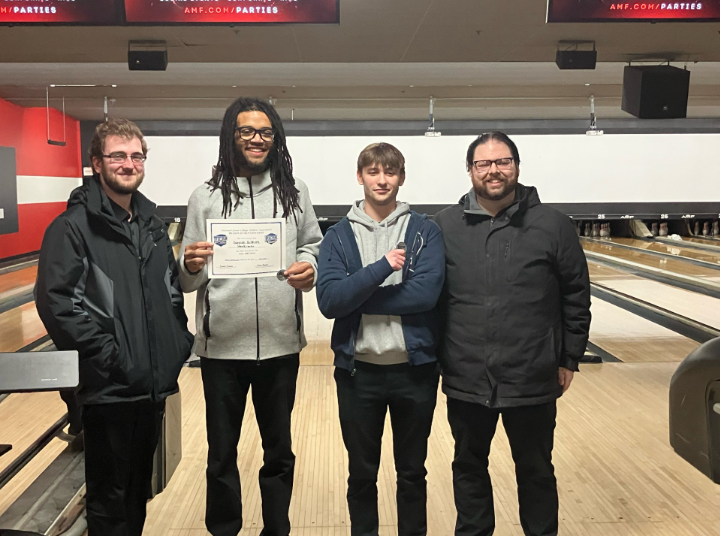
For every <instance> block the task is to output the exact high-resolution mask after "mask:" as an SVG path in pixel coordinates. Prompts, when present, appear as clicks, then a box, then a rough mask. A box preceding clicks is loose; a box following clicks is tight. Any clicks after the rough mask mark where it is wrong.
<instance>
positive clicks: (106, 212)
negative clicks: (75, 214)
mask: <svg viewBox="0 0 720 536" xmlns="http://www.w3.org/2000/svg"><path fill="white" fill-rule="evenodd" d="M78 204H79V205H84V206H85V210H87V211H88V214H89V215H90V216H92V217H94V218H100V219H102V220H103V221H105V222H106V223H107V224H108V225H109V226H110V227H112V228H115V229H118V230H121V229H122V226H121V223H120V221H119V220H118V219H117V217H116V216H115V212H114V211H113V208H112V206H111V204H110V199H109V198H108V196H107V194H106V193H105V191H104V190H103V189H102V186H100V181H99V179H97V178H94V179H92V180H90V181H88V183H87V184H85V185H83V186H81V187H79V188H76V189H75V190H74V191H73V192H72V194H71V195H70V199H69V200H68V208H69V207H71V206H73V205H78ZM133 205H134V207H135V208H136V210H137V215H138V217H139V218H140V219H141V220H143V221H144V222H149V221H151V220H152V218H153V215H154V214H155V206H156V205H155V203H153V202H152V201H150V200H149V199H148V198H147V197H145V196H144V195H143V194H141V193H140V192H135V193H134V194H133Z"/></svg>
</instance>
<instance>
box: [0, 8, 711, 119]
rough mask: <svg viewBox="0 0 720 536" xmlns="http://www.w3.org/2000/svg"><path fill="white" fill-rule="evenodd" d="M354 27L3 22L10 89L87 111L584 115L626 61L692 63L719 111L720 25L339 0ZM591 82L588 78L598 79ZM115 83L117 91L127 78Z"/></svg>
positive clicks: (693, 102)
mask: <svg viewBox="0 0 720 536" xmlns="http://www.w3.org/2000/svg"><path fill="white" fill-rule="evenodd" d="M340 20H341V22H340V24H339V25H278V26H235V27H229V26H218V27H211V26H193V27H178V26H163V27H112V28H100V27H39V26H34V27H17V26H16V27H0V97H2V98H5V99H7V100H10V101H11V102H14V103H16V104H20V105H23V106H44V105H45V91H46V86H49V85H51V84H55V85H76V84H89V85H98V86H102V87H81V88H78V87H55V88H51V89H50V97H51V105H53V106H56V107H59V106H60V105H61V97H65V105H66V110H67V112H68V113H69V114H70V115H72V116H74V117H77V118H79V119H88V120H97V119H101V118H102V116H103V100H104V97H105V96H107V97H108V99H109V112H110V114H111V115H114V116H124V117H129V118H131V119H136V120H141V119H142V120H150V119H157V120H161V119H183V120H202V119H215V120H217V119H220V118H221V117H222V114H223V112H224V110H225V108H226V107H227V106H228V105H229V104H230V102H232V100H233V99H234V98H236V97H237V96H240V95H254V96H259V97H263V98H269V97H273V98H274V99H276V106H277V107H278V109H279V111H280V113H281V116H282V117H283V118H284V119H291V118H294V119H303V120H339V119H356V120H365V119H367V120H370V119H373V120H379V119H397V120H407V119H425V118H427V115H428V108H429V99H430V97H431V96H432V97H435V98H436V99H437V100H436V102H435V117H436V118H437V119H438V120H458V119H579V118H586V117H588V115H589V110H590V108H589V103H590V101H589V97H590V95H594V97H595V104H596V112H597V115H598V117H599V118H600V119H602V118H604V117H605V118H622V117H628V115H627V114H626V113H625V112H622V111H621V110H620V99H621V94H622V72H623V66H624V65H625V64H627V62H629V61H633V62H634V63H638V62H643V61H645V62H649V63H653V62H654V63H660V62H661V61H662V60H663V59H667V60H671V61H672V64H673V65H676V66H679V67H684V66H687V68H688V69H690V71H691V78H690V99H689V108H688V116H689V117H720V24H717V23H703V24H692V23H658V24H651V23H641V24H639V23H614V24H545V22H544V21H545V4H544V2H543V1H542V0H513V1H507V0H340ZM142 39H163V40H165V41H166V42H167V46H168V57H169V62H170V63H169V65H168V69H167V71H165V72H137V71H135V72H131V71H129V70H128V68H127V46H128V41H129V40H142ZM572 39H576V40H579V39H583V40H586V39H590V40H594V41H595V42H596V46H597V50H598V60H599V62H600V63H598V66H597V69H595V70H594V71H560V70H559V69H558V68H557V66H556V65H555V63H554V57H555V51H556V49H557V43H558V41H560V40H572ZM587 84H589V85H587ZM112 85H116V86H117V87H112Z"/></svg>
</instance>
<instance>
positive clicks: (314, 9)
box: [125, 0, 340, 25]
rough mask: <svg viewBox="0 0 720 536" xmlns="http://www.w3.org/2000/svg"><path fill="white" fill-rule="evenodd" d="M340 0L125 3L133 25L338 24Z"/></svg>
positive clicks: (144, 0)
mask: <svg viewBox="0 0 720 536" xmlns="http://www.w3.org/2000/svg"><path fill="white" fill-rule="evenodd" d="M339 3H340V2H339V0H125V20H126V21H127V22H128V23H130V24H154V25H156V24H279V23H296V24H297V23H315V24H319V23H331V24H332V23H338V22H340V10H339Z"/></svg>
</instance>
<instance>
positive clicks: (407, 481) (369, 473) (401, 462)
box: [335, 362, 439, 536]
mask: <svg viewBox="0 0 720 536" xmlns="http://www.w3.org/2000/svg"><path fill="white" fill-rule="evenodd" d="M438 378H439V371H438V367H437V365H436V364H435V363H430V364H427V365H420V366H410V365H406V364H402V365H387V366H385V365H369V364H365V363H360V362H357V363H356V372H355V375H354V376H351V374H350V372H348V371H346V370H344V369H340V368H337V369H335V382H336V383H337V394H338V406H339V413H340V427H341V428H342V435H343V441H344V442H345V448H346V449H347V451H348V458H349V473H350V476H349V478H348V492H347V501H348V510H349V511H350V523H351V526H352V528H351V534H352V536H377V534H378V492H377V476H378V470H379V468H380V448H381V443H382V434H383V428H384V426H385V415H386V413H387V410H388V408H390V424H391V425H392V430H393V454H394V456H395V471H396V472H397V509H398V536H424V535H425V534H427V512H426V502H427V483H426V481H425V476H426V475H427V471H426V470H425V459H426V458H427V443H428V437H429V436H430V428H431V426H432V418H433V412H434V410H435V403H436V401H437V386H438Z"/></svg>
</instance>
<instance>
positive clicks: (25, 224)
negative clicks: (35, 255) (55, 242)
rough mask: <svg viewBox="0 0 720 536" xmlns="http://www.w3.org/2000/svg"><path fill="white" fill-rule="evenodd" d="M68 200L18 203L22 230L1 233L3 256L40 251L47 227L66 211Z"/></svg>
mask: <svg viewBox="0 0 720 536" xmlns="http://www.w3.org/2000/svg"><path fill="white" fill-rule="evenodd" d="M66 206H67V203H66V202H64V201H63V202H61V203H31V204H27V205H18V223H19V226H20V232H17V233H11V234H5V235H0V251H1V252H2V257H14V256H16V255H23V254H24V253H30V252H32V251H39V250H40V246H41V244H42V239H43V236H44V235H45V229H47V226H48V225H50V223H51V222H52V221H53V220H54V219H55V218H56V217H57V216H58V215H60V214H62V213H63V212H64V211H65V207H66Z"/></svg>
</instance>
